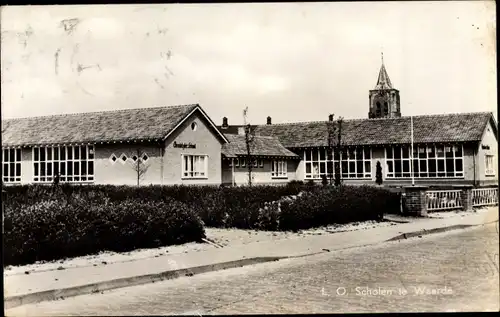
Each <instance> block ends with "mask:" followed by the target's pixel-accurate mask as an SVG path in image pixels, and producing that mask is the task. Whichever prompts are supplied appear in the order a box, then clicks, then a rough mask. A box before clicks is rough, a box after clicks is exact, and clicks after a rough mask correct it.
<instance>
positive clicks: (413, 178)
mask: <svg viewBox="0 0 500 317" xmlns="http://www.w3.org/2000/svg"><path fill="white" fill-rule="evenodd" d="M410 130H411V155H410V157H411V162H410V172H411V185H412V186H415V175H414V173H413V116H410Z"/></svg>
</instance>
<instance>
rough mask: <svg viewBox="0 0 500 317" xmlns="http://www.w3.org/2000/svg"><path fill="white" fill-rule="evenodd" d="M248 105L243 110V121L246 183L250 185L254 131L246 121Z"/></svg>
mask: <svg viewBox="0 0 500 317" xmlns="http://www.w3.org/2000/svg"><path fill="white" fill-rule="evenodd" d="M247 114H248V107H246V108H245V109H244V110H243V122H244V125H245V144H246V148H247V155H246V162H247V169H248V185H249V186H252V178H253V174H252V169H253V155H252V144H253V142H254V139H255V133H254V132H255V131H254V129H253V128H252V126H251V125H250V123H248V122H247V121H248V120H247Z"/></svg>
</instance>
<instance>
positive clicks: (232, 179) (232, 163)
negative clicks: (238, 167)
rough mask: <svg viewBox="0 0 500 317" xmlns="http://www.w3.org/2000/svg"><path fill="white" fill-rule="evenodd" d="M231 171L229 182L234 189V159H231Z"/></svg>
mask: <svg viewBox="0 0 500 317" xmlns="http://www.w3.org/2000/svg"><path fill="white" fill-rule="evenodd" d="M231 169H232V172H231V181H232V185H233V187H234V158H231Z"/></svg>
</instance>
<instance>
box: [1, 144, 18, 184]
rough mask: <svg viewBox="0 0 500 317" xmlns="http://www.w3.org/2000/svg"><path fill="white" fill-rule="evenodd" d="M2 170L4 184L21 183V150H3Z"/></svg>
mask: <svg viewBox="0 0 500 317" xmlns="http://www.w3.org/2000/svg"><path fill="white" fill-rule="evenodd" d="M2 170H3V171H2V175H3V178H2V179H3V181H4V183H18V182H21V149H3V153H2Z"/></svg>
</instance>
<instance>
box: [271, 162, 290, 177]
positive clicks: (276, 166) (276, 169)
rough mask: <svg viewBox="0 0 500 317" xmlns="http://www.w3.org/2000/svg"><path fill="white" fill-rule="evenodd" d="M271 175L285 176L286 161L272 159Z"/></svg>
mask: <svg viewBox="0 0 500 317" xmlns="http://www.w3.org/2000/svg"><path fill="white" fill-rule="evenodd" d="M271 176H272V177H273V178H286V177H288V176H287V169H286V161H273V164H272V169H271Z"/></svg>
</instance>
